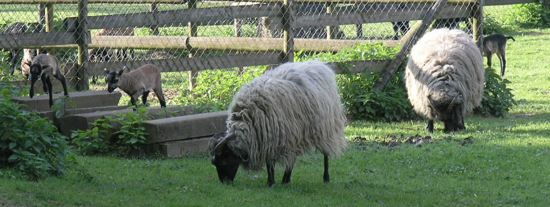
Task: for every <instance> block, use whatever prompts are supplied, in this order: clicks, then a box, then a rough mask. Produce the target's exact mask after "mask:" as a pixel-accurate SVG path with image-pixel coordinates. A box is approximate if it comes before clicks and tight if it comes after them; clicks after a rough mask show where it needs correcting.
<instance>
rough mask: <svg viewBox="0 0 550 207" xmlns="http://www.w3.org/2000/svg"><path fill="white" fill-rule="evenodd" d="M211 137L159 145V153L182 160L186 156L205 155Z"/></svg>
mask: <svg viewBox="0 0 550 207" xmlns="http://www.w3.org/2000/svg"><path fill="white" fill-rule="evenodd" d="M209 143H210V137H205V138H199V139H190V140H182V141H174V142H167V143H162V144H158V146H157V149H158V152H159V153H160V154H161V155H163V156H166V157H169V158H180V157H183V156H185V155H194V154H203V153H207V152H208V145H209Z"/></svg>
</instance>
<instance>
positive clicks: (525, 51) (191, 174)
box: [0, 29, 550, 206]
mask: <svg viewBox="0 0 550 207" xmlns="http://www.w3.org/2000/svg"><path fill="white" fill-rule="evenodd" d="M513 35H514V36H515V37H516V40H517V41H516V42H511V43H510V44H509V50H508V62H509V66H508V75H507V78H508V80H510V81H511V82H512V83H511V84H510V86H511V88H512V89H513V90H514V94H515V96H516V99H517V100H519V104H518V105H517V106H516V107H514V108H513V109H512V111H511V113H510V114H509V115H508V116H506V117H505V118H487V117H470V118H468V119H467V120H466V127H467V130H466V131H465V132H460V133H455V134H443V133H441V132H440V131H438V132H436V133H434V134H432V137H433V138H434V141H433V142H432V143H429V144H425V145H423V146H421V147H415V146H413V145H409V144H401V145H399V146H397V147H388V146H385V145H383V144H381V143H383V141H384V140H385V139H386V140H387V139H388V136H390V135H395V136H397V137H400V136H401V135H404V136H410V135H415V134H420V135H423V136H426V135H428V134H427V133H426V132H425V131H424V126H425V122H424V121H406V122H397V123H380V122H361V121H354V122H351V123H350V124H349V126H348V127H347V129H346V136H347V137H348V138H349V139H353V138H354V137H358V136H360V137H364V138H366V141H365V142H360V143H352V144H351V145H350V147H349V149H348V150H347V151H346V153H345V154H344V155H343V156H342V157H340V158H339V159H336V160H332V161H331V176H332V180H331V183H329V184H323V182H322V156H321V155H320V154H319V153H316V152H312V153H309V154H307V155H305V156H302V157H301V158H300V159H299V162H298V163H297V164H296V167H295V171H294V173H293V177H292V183H291V184H290V185H287V186H284V185H280V184H277V185H275V186H274V187H273V188H267V186H266V173H265V172H264V171H260V172H246V171H239V173H238V175H237V178H236V181H235V183H234V184H233V185H222V184H220V183H219V182H218V180H217V177H216V172H215V169H214V167H213V166H212V165H211V164H210V161H209V158H208V156H206V155H203V156H192V157H186V158H184V159H123V158H112V157H78V161H79V162H80V165H79V166H80V167H79V168H76V169H80V170H72V171H70V172H69V173H68V175H66V176H65V177H59V178H48V179H45V180H43V181H39V182H29V181H24V180H21V179H18V178H13V177H17V174H15V173H14V172H12V171H9V170H0V183H2V185H0V200H8V201H9V202H10V203H15V204H17V205H25V206H216V205H222V206H237V205H245V206H371V205H376V206H547V205H548V203H550V191H548V189H550V173H548V172H550V97H549V96H548V92H549V91H550V82H549V81H548V80H549V77H550V76H549V75H548V73H547V70H546V69H547V68H549V66H550V59H548V58H546V54H550V48H548V47H547V45H548V44H550V29H545V30H526V31H523V32H519V33H516V34H513ZM496 67H497V68H498V65H497V66H496ZM436 128H438V129H441V128H442V126H441V125H440V123H439V124H438V125H436ZM465 138H471V139H473V143H472V144H468V145H464V146H462V145H461V142H462V141H463V140H464V139H465ZM73 169H75V168H73ZM281 177H282V170H281V169H277V171H276V179H277V181H278V182H280V179H281Z"/></svg>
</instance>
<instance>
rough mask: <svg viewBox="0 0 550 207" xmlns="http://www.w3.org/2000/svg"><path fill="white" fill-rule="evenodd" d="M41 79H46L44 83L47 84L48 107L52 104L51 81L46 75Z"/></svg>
mask: <svg viewBox="0 0 550 207" xmlns="http://www.w3.org/2000/svg"><path fill="white" fill-rule="evenodd" d="M42 81H46V85H47V86H48V96H49V98H50V99H49V100H48V101H49V104H50V108H51V107H52V106H53V91H52V82H51V81H50V77H46V78H45V79H42Z"/></svg>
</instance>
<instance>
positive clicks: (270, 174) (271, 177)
mask: <svg viewBox="0 0 550 207" xmlns="http://www.w3.org/2000/svg"><path fill="white" fill-rule="evenodd" d="M266 165H267V185H268V186H269V187H271V186H273V184H275V166H274V165H273V163H271V162H267V163H266Z"/></svg>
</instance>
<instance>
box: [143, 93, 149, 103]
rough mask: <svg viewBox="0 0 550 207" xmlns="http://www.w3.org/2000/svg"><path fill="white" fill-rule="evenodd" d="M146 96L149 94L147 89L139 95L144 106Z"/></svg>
mask: <svg viewBox="0 0 550 207" xmlns="http://www.w3.org/2000/svg"><path fill="white" fill-rule="evenodd" d="M147 96H149V91H145V92H143V95H142V96H141V101H142V102H143V105H144V106H147Z"/></svg>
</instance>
